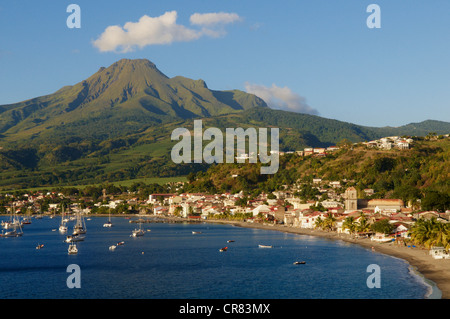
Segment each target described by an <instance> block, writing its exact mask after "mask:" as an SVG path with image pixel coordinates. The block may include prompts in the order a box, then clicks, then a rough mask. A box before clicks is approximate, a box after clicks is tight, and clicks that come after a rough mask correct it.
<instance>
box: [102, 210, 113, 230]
mask: <svg viewBox="0 0 450 319" xmlns="http://www.w3.org/2000/svg"><path fill="white" fill-rule="evenodd" d="M103 227H112V222H111V209H110V210H109V217H108V221H107V222H106V223H104V224H103Z"/></svg>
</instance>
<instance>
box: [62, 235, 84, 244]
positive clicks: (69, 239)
mask: <svg viewBox="0 0 450 319" xmlns="http://www.w3.org/2000/svg"><path fill="white" fill-rule="evenodd" d="M84 238H85V237H84V236H80V235H78V234H73V235H69V236H67V237H66V243H73V242H76V241H83V240H84Z"/></svg>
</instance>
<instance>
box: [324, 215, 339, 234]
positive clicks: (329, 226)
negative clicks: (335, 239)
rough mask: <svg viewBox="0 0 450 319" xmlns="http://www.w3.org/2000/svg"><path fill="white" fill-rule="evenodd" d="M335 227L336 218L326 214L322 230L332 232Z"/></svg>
mask: <svg viewBox="0 0 450 319" xmlns="http://www.w3.org/2000/svg"><path fill="white" fill-rule="evenodd" d="M335 226H336V218H335V217H334V216H333V214H332V213H328V214H327V217H325V219H324V221H323V228H324V229H326V230H333V229H334V228H335Z"/></svg>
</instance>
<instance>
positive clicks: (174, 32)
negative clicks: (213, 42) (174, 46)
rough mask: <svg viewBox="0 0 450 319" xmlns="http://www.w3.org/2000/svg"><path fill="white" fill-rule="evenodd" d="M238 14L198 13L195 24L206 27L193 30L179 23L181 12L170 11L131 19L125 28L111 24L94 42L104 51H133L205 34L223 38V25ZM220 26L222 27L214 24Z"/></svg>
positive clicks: (233, 19)
mask: <svg viewBox="0 0 450 319" xmlns="http://www.w3.org/2000/svg"><path fill="white" fill-rule="evenodd" d="M239 19H240V17H239V16H238V15H237V14H235V13H223V12H221V13H206V14H200V13H195V14H193V15H192V16H191V19H190V20H191V23H192V24H194V25H198V26H203V28H202V29H200V30H197V29H192V28H188V27H185V26H183V25H180V24H177V12H176V11H169V12H166V13H164V14H163V15H161V16H159V17H154V18H153V17H149V16H147V15H144V16H143V17H141V18H140V19H139V21H138V22H127V23H125V25H124V26H123V27H121V26H118V25H113V26H109V27H107V28H106V29H105V31H104V32H103V33H102V34H101V35H100V37H99V38H98V39H96V40H95V41H93V45H94V46H95V47H96V48H98V50H99V51H101V52H108V51H115V52H121V53H125V52H130V51H133V50H134V49H135V48H136V47H138V48H143V47H146V46H149V45H162V44H170V43H173V42H183V41H194V40H197V39H199V38H200V37H202V36H209V37H219V36H223V35H225V34H226V32H225V30H223V25H224V24H228V23H232V22H234V21H237V20H239ZM217 25H220V28H219V29H214V28H211V27H214V26H217Z"/></svg>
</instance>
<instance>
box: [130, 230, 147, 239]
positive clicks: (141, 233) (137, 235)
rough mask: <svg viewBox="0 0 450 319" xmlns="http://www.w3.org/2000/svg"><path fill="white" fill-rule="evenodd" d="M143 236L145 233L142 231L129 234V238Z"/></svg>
mask: <svg viewBox="0 0 450 319" xmlns="http://www.w3.org/2000/svg"><path fill="white" fill-rule="evenodd" d="M144 234H145V231H143V230H142V229H135V230H133V232H132V233H131V236H133V237H140V236H144Z"/></svg>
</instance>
